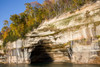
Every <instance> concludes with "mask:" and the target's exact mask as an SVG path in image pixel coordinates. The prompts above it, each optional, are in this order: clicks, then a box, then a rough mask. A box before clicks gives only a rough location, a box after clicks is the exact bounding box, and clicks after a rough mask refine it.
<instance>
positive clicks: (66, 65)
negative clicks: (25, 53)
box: [0, 63, 100, 67]
mask: <svg viewBox="0 0 100 67" xmlns="http://www.w3.org/2000/svg"><path fill="white" fill-rule="evenodd" d="M0 67H100V65H95V64H92V65H89V64H71V63H50V64H46V63H45V64H44V63H38V64H32V65H29V64H0Z"/></svg>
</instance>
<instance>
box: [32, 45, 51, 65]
mask: <svg viewBox="0 0 100 67" xmlns="http://www.w3.org/2000/svg"><path fill="white" fill-rule="evenodd" d="M30 62H31V64H34V63H51V62H53V59H52V57H51V56H50V54H49V53H48V52H47V51H46V48H45V46H44V45H43V44H38V45H37V46H35V48H34V49H33V50H32V52H31V56H30Z"/></svg>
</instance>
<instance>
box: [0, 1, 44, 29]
mask: <svg viewBox="0 0 100 67" xmlns="http://www.w3.org/2000/svg"><path fill="white" fill-rule="evenodd" d="M33 1H38V2H39V3H43V0H0V31H1V29H2V27H3V22H4V20H8V21H10V20H9V18H10V15H13V14H19V13H21V12H24V10H25V5H24V4H25V3H30V2H33Z"/></svg>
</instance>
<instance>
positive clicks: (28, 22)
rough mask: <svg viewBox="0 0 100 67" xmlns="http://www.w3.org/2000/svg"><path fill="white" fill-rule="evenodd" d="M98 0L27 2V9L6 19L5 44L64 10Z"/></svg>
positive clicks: (71, 9)
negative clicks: (8, 19)
mask: <svg viewBox="0 0 100 67" xmlns="http://www.w3.org/2000/svg"><path fill="white" fill-rule="evenodd" d="M91 1H93V2H94V1H96V0H45V1H44V2H43V3H42V4H40V3H38V2H37V1H35V2H31V3H26V4H25V6H26V10H25V11H24V12H22V13H20V14H14V15H11V17H10V21H11V23H10V24H9V22H8V21H7V20H5V21H4V27H3V28H2V31H1V33H2V35H0V36H1V37H2V39H3V41H4V45H5V44H6V43H7V42H9V41H11V42H13V41H15V40H17V39H18V38H25V34H26V33H28V32H29V31H31V30H33V29H35V28H37V27H38V26H39V25H40V24H41V23H42V21H43V20H48V19H51V18H54V17H55V16H58V15H60V14H62V13H64V12H68V11H73V10H76V9H79V8H80V7H81V6H82V5H84V4H85V3H89V2H91Z"/></svg>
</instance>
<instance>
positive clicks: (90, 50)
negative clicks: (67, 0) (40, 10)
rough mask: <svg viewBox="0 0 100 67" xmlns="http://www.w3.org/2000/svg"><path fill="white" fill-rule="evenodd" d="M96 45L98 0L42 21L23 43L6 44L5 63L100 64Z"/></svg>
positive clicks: (99, 47) (99, 31)
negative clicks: (77, 9)
mask: <svg viewBox="0 0 100 67" xmlns="http://www.w3.org/2000/svg"><path fill="white" fill-rule="evenodd" d="M41 40H42V41H41ZM99 42H100V1H97V2H96V3H94V4H89V5H88V7H87V5H85V6H83V7H82V8H81V9H80V11H75V12H74V13H72V14H71V13H69V12H68V13H64V14H62V15H60V16H59V17H58V18H57V17H55V18H54V19H51V20H49V21H45V22H44V23H42V24H41V25H40V26H39V27H38V28H37V29H34V31H31V32H29V33H28V34H27V35H26V39H24V40H21V39H19V40H17V41H15V42H13V43H8V44H7V49H8V54H7V56H8V57H7V59H8V60H7V61H8V62H9V63H26V62H28V63H29V62H31V63H35V62H69V61H71V62H73V63H77V64H81V63H94V64H96V63H100V43H99ZM13 54H14V55H13ZM19 61H20V62H19Z"/></svg>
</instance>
